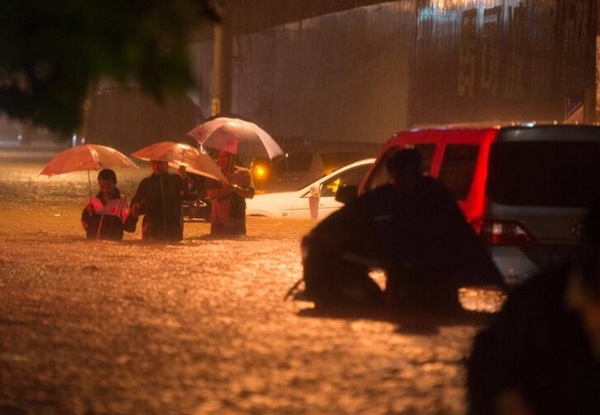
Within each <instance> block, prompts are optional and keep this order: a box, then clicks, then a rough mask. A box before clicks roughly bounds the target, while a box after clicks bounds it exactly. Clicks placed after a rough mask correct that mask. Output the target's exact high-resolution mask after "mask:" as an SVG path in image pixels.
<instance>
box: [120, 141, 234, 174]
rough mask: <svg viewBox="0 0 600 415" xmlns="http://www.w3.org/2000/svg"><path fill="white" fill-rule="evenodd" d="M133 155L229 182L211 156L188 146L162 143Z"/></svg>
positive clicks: (170, 142) (152, 145) (171, 142)
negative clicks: (164, 162)
mask: <svg viewBox="0 0 600 415" xmlns="http://www.w3.org/2000/svg"><path fill="white" fill-rule="evenodd" d="M131 155H132V156H134V157H137V158H139V159H140V160H146V161H150V160H160V161H166V162H168V163H169V165H170V166H171V167H173V168H175V169H177V168H179V167H181V166H183V167H185V169H186V171H188V172H190V173H195V174H199V175H202V176H206V177H210V178H212V179H216V180H221V181H224V182H227V179H226V178H225V175H224V174H223V172H222V171H221V169H220V168H219V166H217V163H215V162H214V160H213V159H212V158H210V156H208V155H207V154H203V153H201V152H200V151H199V150H198V149H197V148H194V147H192V146H190V145H188V144H181V143H175V142H173V141H161V142H158V143H154V144H150V145H149V146H146V147H144V148H141V149H139V150H137V151H135V152H134V153H131Z"/></svg>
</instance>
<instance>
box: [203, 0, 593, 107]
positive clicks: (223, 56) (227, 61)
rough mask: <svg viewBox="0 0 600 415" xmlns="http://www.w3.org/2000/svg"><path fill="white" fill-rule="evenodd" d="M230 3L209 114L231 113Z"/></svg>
mask: <svg viewBox="0 0 600 415" xmlns="http://www.w3.org/2000/svg"><path fill="white" fill-rule="evenodd" d="M598 1H600V0H598ZM230 3H231V1H230V0H221V1H220V2H219V6H218V7H217V12H218V13H219V16H220V18H221V20H220V22H218V23H215V25H214V46H213V48H214V49H213V60H214V63H213V82H212V100H211V105H210V113H211V115H217V114H219V113H231V70H232V65H231V56H232V27H231V10H230Z"/></svg>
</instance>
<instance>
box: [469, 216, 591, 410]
mask: <svg viewBox="0 0 600 415" xmlns="http://www.w3.org/2000/svg"><path fill="white" fill-rule="evenodd" d="M585 229H586V231H585V241H584V242H585V243H584V246H583V248H582V251H581V254H580V258H579V259H578V260H577V261H574V262H573V263H572V264H571V265H565V266H563V267H561V268H558V269H555V270H553V271H551V272H547V273H544V274H540V275H538V276H536V277H534V278H532V279H531V280H530V281H528V282H526V283H525V284H524V285H522V286H521V287H519V288H518V289H516V290H515V291H514V292H513V293H511V294H510V295H509V298H508V301H507V302H506V304H505V306H504V307H503V309H502V311H501V312H500V313H499V314H498V315H497V316H496V317H495V318H494V321H493V322H492V324H491V325H490V326H489V327H488V328H486V329H485V330H483V331H482V332H480V333H479V334H478V335H477V336H476V338H475V340H474V343H473V347H472V353H471V356H470V358H469V360H468V364H467V387H468V408H469V409H468V413H469V414H470V415H480V414H481V415H483V414H486V415H504V414H507V415H508V414H510V415H537V414H540V415H553V414H557V415H558V414H573V415H583V414H600V209H598V208H596V209H594V210H593V211H592V213H591V214H590V215H589V217H588V220H587V224H586V228H585Z"/></svg>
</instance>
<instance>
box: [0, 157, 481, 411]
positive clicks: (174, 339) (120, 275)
mask: <svg viewBox="0 0 600 415" xmlns="http://www.w3.org/2000/svg"><path fill="white" fill-rule="evenodd" d="M29 154H31V155H33V154H34V153H29ZM51 158H52V154H47V152H41V153H40V154H37V153H36V155H35V157H32V158H31V159H27V158H23V156H22V155H19V156H14V153H13V155H12V156H11V157H8V156H6V152H5V151H4V150H3V149H0V162H1V163H2V166H3V169H2V171H1V172H0V203H2V204H3V205H4V207H5V209H3V215H2V216H1V217H0V235H1V236H2V237H3V238H4V243H3V244H2V245H1V246H0V314H1V315H2V319H3V321H5V322H8V324H4V325H3V326H2V329H3V335H4V334H6V336H5V337H3V342H2V346H3V350H2V354H0V362H3V363H7V364H3V365H0V377H1V378H3V379H12V381H11V384H10V385H6V388H3V390H2V391H0V412H2V409H3V406H2V405H4V404H5V403H12V402H19V405H21V407H22V408H23V409H24V411H22V412H23V413H34V412H35V411H36V410H39V409H40V408H42V410H39V411H38V412H42V411H43V412H44V413H61V414H63V413H64V414H66V415H71V413H73V414H75V413H84V412H86V411H83V410H80V411H79V412H77V409H76V408H79V407H78V406H77V405H79V406H81V402H86V405H88V406H89V407H88V409H87V412H88V413H111V414H115V415H121V414H123V415H125V414H131V413H166V414H175V413H189V414H198V415H199V414H204V413H215V414H216V413H228V414H247V413H266V414H268V413H272V414H275V413H288V414H304V413H315V414H316V413H336V414H358V413H362V414H371V413H373V414H376V413H382V414H383V413H419V414H440V413H444V414H461V413H464V405H463V396H464V388H463V385H464V372H463V368H462V366H461V365H462V361H463V359H464V356H465V355H466V354H467V353H468V349H469V339H470V338H471V337H472V336H473V334H474V333H475V331H476V327H474V326H469V325H456V326H452V325H448V326H443V327H441V328H440V330H439V331H438V332H436V333H434V334H432V333H427V334H422V333H418V332H416V333H412V332H409V333H403V332H401V331H398V327H397V326H395V325H394V324H392V323H390V322H384V321H372V320H369V319H333V318H301V317H299V316H298V315H297V313H296V311H298V310H297V309H296V308H295V307H296V304H292V303H291V302H284V301H282V299H283V297H284V295H285V293H286V292H287V290H288V289H289V288H290V287H291V286H292V284H293V283H295V282H296V281H297V280H298V278H299V277H300V276H301V275H302V267H301V257H300V244H299V241H300V238H301V237H302V235H304V234H306V233H307V232H308V231H309V230H310V229H311V228H312V226H314V222H311V221H293V220H262V219H261V218H248V233H249V235H248V236H246V237H244V238H231V239H211V238H210V237H209V235H208V233H209V229H210V225H209V224H204V223H191V224H190V223H186V225H185V228H184V241H183V242H181V243H172V244H164V243H148V242H145V241H142V240H141V237H140V235H139V230H138V232H137V233H136V234H133V235H131V234H126V236H125V240H124V241H122V242H111V241H86V240H85V239H84V236H83V232H82V230H81V227H80V226H79V214H80V211H81V208H82V206H83V204H84V202H85V200H86V199H87V197H88V193H89V190H88V179H87V173H81V172H76V173H69V174H65V175H60V176H54V177H52V178H48V177H45V176H39V172H40V171H41V169H42V167H43V165H44V164H45V162H47V161H48V160H50V159H51ZM139 164H140V166H141V168H140V170H127V169H118V170H117V169H115V170H116V172H117V175H118V177H119V187H120V188H121V190H122V191H123V193H124V194H126V195H127V196H129V197H131V195H132V194H133V192H134V191H135V188H136V187H137V184H138V183H139V180H141V178H143V177H145V176H147V175H148V174H149V173H150V169H149V168H148V167H147V165H146V166H144V164H143V163H139ZM92 186H93V189H94V191H95V172H92ZM379 278H381V275H380V274H379ZM29 369H30V370H29ZM15 379H16V380H15ZM148 379H152V382H148V381H147V380H148ZM82 384H83V385H84V386H85V387H82V386H81V385H82ZM13 385H14V387H13ZM57 393H58V395H57ZM36 405H37V406H36ZM31 408H33V409H32V410H31V411H30V409H31ZM25 409H26V410H25ZM61 409H67V410H63V411H61ZM53 411H54V412H53Z"/></svg>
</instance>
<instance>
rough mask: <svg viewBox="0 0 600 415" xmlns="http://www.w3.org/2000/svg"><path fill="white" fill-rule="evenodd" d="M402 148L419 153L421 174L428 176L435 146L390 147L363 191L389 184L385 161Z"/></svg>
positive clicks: (408, 145) (409, 145)
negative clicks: (412, 149) (411, 149)
mask: <svg viewBox="0 0 600 415" xmlns="http://www.w3.org/2000/svg"><path fill="white" fill-rule="evenodd" d="M402 148H414V149H415V150H417V151H419V153H421V157H422V159H421V165H422V167H423V173H424V174H429V172H430V171H431V162H432V161H433V154H434V152H435V144H414V145H413V144H407V145H406V146H405V147H392V148H390V149H389V150H388V151H386V152H385V154H384V155H383V156H381V159H380V160H379V162H378V163H377V165H376V166H375V169H374V171H373V173H372V174H371V177H369V182H368V183H367V185H366V186H365V190H372V189H375V188H377V187H379V186H383V185H384V184H387V183H389V181H390V177H389V175H388V172H387V161H388V160H389V159H390V158H391V157H392V156H393V155H394V154H396V153H397V152H398V151H399V150H401V149H402Z"/></svg>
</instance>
